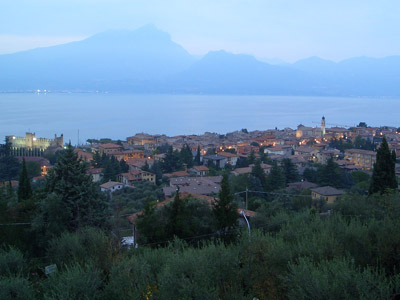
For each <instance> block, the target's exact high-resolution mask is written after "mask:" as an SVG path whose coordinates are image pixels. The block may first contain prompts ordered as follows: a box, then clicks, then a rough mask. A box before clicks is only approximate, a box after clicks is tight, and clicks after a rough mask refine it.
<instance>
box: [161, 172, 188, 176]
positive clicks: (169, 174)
mask: <svg viewBox="0 0 400 300" xmlns="http://www.w3.org/2000/svg"><path fill="white" fill-rule="evenodd" d="M163 175H164V176H166V177H169V178H171V177H186V176H189V173H188V172H186V171H176V172H173V173H167V174H163Z"/></svg>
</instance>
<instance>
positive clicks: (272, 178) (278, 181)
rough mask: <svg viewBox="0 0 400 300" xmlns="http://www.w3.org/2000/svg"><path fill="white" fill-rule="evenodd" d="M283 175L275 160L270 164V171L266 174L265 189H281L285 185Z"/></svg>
mask: <svg viewBox="0 0 400 300" xmlns="http://www.w3.org/2000/svg"><path fill="white" fill-rule="evenodd" d="M285 183H286V180H285V175H284V174H283V171H282V169H281V168H280V167H279V166H278V164H277V162H276V161H275V162H274V163H273V165H272V168H271V172H270V173H269V174H268V176H267V180H266V190H267V191H274V190H279V189H282V188H284V187H285V186H286V184H285Z"/></svg>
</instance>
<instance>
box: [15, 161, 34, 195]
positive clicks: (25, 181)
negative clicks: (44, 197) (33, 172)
mask: <svg viewBox="0 0 400 300" xmlns="http://www.w3.org/2000/svg"><path fill="white" fill-rule="evenodd" d="M31 196H32V188H31V181H30V179H29V177H28V171H27V170H26V163H25V158H24V159H23V160H22V170H21V173H20V175H19V183H18V200H20V201H22V200H27V199H29V198H30V197H31Z"/></svg>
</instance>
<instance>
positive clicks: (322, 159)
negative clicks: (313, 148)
mask: <svg viewBox="0 0 400 300" xmlns="http://www.w3.org/2000/svg"><path fill="white" fill-rule="evenodd" d="M339 155H340V150H338V149H327V150H320V151H318V152H317V153H316V155H315V156H316V158H317V161H318V163H320V164H323V165H326V164H327V163H328V160H329V159H330V158H333V159H334V160H336V159H337V158H338V157H339Z"/></svg>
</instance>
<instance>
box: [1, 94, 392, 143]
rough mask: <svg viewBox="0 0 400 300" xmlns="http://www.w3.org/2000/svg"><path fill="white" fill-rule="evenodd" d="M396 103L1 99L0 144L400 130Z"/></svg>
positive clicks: (108, 97) (228, 98)
mask: <svg viewBox="0 0 400 300" xmlns="http://www.w3.org/2000/svg"><path fill="white" fill-rule="evenodd" d="M399 112H400V99H391V98H389V99H385V98H379V99H378V98H334V97H291V96H220V95H215V96H214V95H207V96H203V95H132V94H77V93H75V94H74V93H71V94H55V93H48V94H43V93H41V94H35V93H31V94H0V139H1V140H3V139H4V137H5V136H6V135H16V136H24V135H25V132H28V131H30V132H36V135H37V137H48V138H50V137H53V136H54V134H55V133H57V135H60V134H61V133H64V141H68V140H71V142H72V143H73V144H76V143H77V141H78V130H79V133H80V142H81V143H82V142H84V141H86V139H88V138H101V137H110V138H115V139H118V138H119V139H125V138H126V137H127V136H131V135H134V134H135V133H138V132H147V133H150V134H157V133H160V134H167V135H180V134H202V133H204V132H206V131H210V132H218V133H226V132H231V131H235V130H240V129H242V128H247V129H248V130H266V129H270V128H275V127H278V128H279V129H282V128H285V127H291V128H296V126H297V125H298V124H300V123H301V124H304V125H307V126H319V125H318V123H319V122H320V120H321V117H322V116H323V115H324V116H325V118H326V122H327V127H332V126H334V125H333V124H338V125H346V126H353V125H354V124H358V123H359V122H360V121H363V122H366V123H367V124H368V125H371V126H380V125H389V126H396V127H398V126H400V122H399Z"/></svg>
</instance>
